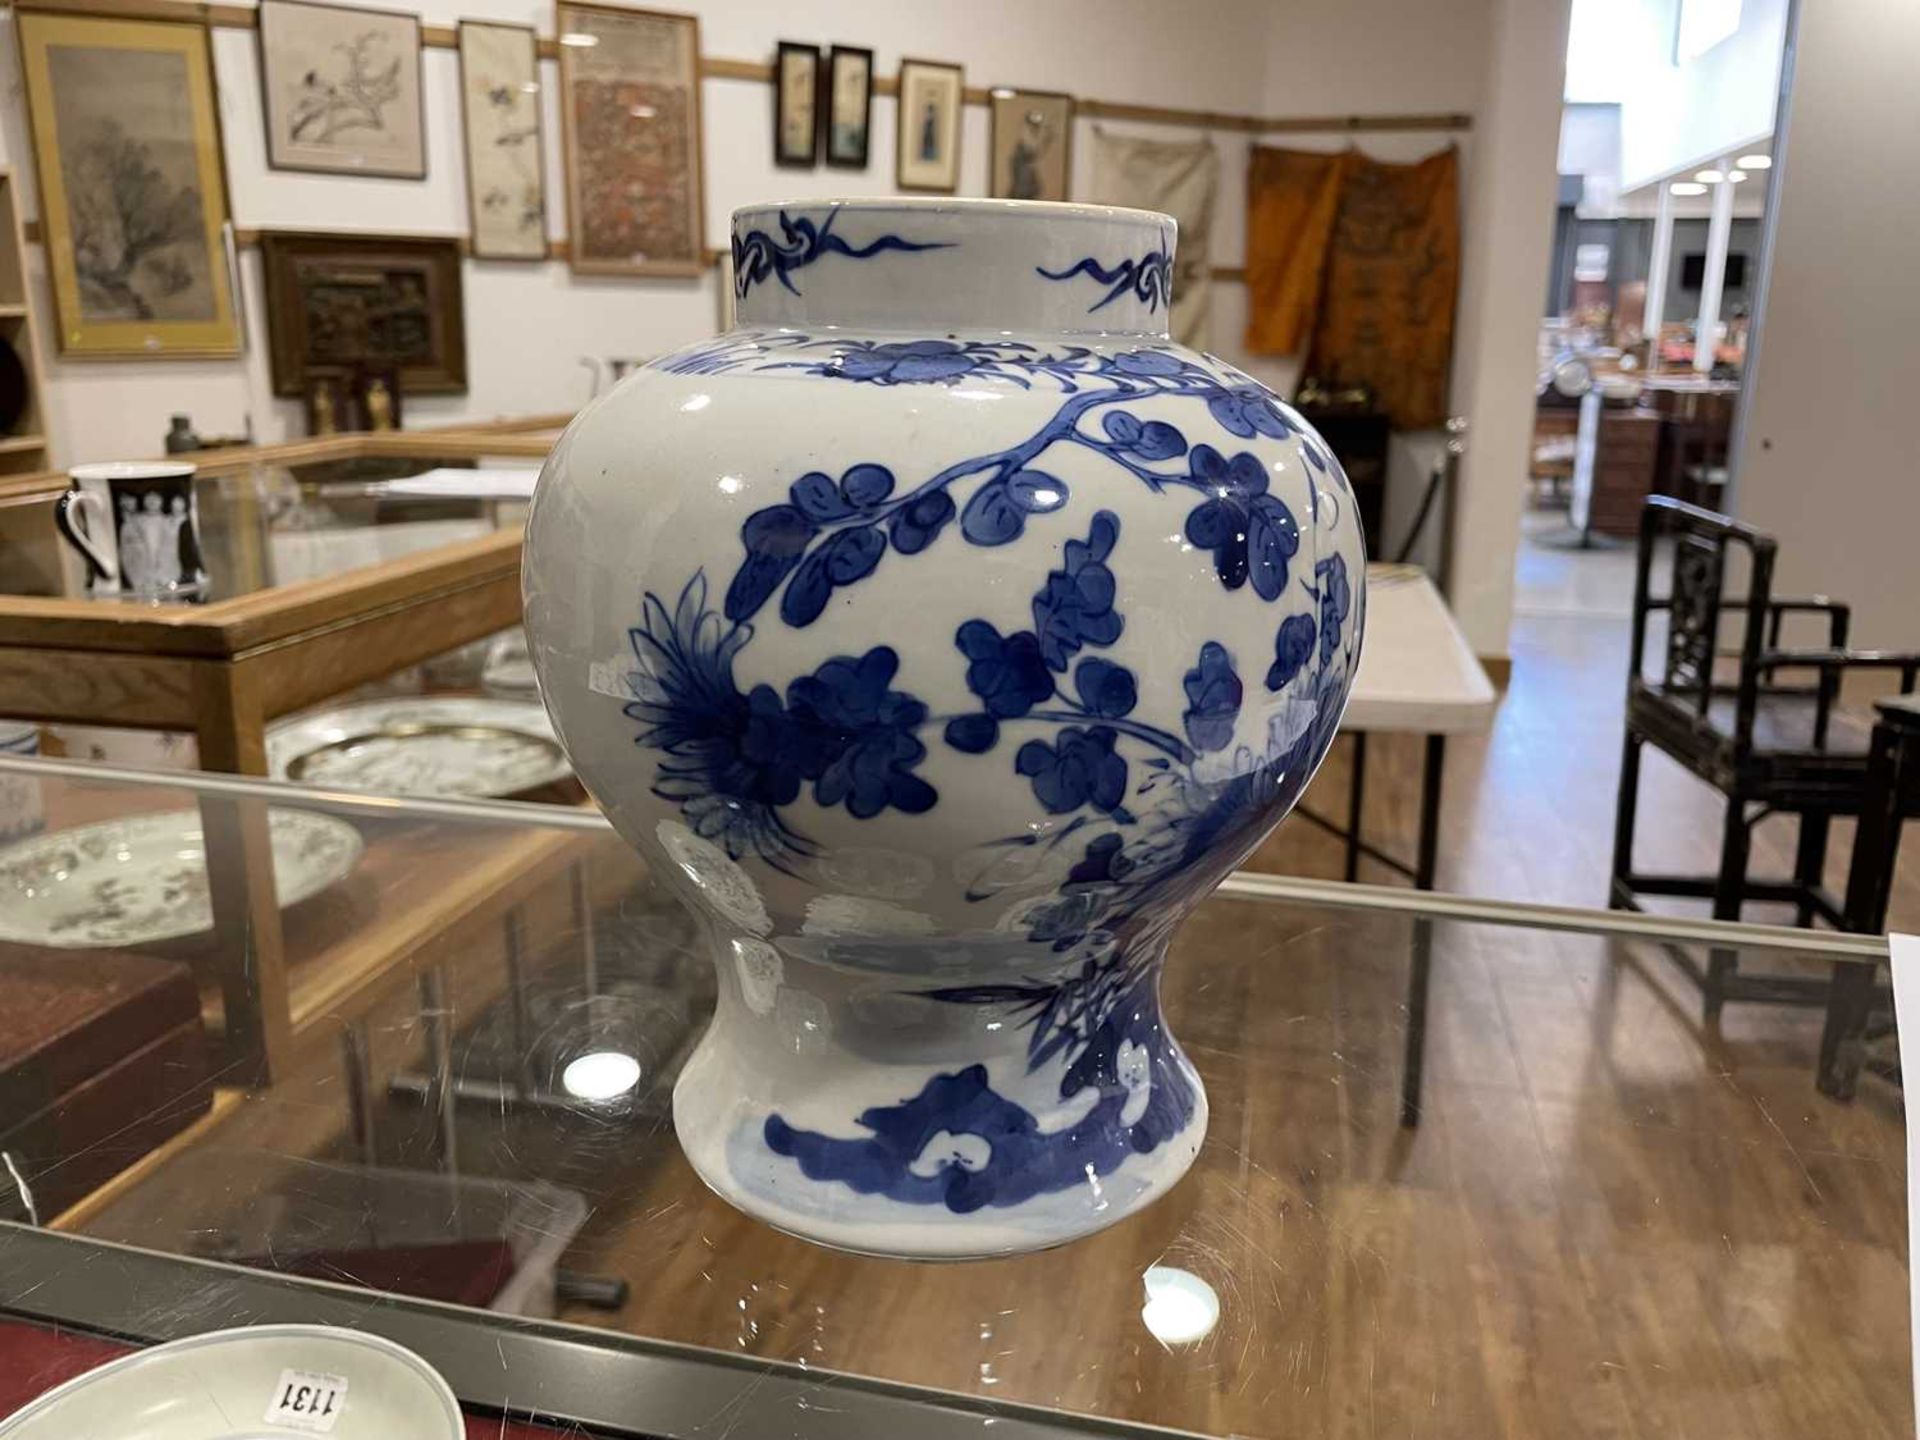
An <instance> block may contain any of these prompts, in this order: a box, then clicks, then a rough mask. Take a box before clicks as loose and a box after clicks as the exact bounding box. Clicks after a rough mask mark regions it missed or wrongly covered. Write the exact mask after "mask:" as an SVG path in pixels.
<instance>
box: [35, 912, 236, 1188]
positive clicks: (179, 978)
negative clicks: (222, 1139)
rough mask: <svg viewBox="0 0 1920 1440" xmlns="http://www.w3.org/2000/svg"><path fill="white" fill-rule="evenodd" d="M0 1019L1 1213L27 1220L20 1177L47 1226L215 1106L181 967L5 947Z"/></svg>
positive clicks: (188, 978) (194, 1002)
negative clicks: (65, 1210)
mask: <svg viewBox="0 0 1920 1440" xmlns="http://www.w3.org/2000/svg"><path fill="white" fill-rule="evenodd" d="M0 1016H3V1017H5V1024H4V1025H0V1152H3V1153H4V1156H5V1161H4V1163H0V1218H7V1219H26V1218H28V1217H29V1210H28V1207H27V1204H26V1200H25V1197H24V1196H23V1195H22V1194H21V1193H20V1186H19V1181H21V1180H24V1181H25V1182H26V1185H27V1187H28V1188H29V1189H30V1190H31V1191H32V1195H33V1206H32V1211H31V1214H32V1215H33V1216H35V1217H37V1218H38V1219H39V1220H40V1221H41V1222H42V1223H45V1222H46V1221H48V1220H51V1219H52V1218H53V1217H54V1216H55V1215H57V1214H59V1213H60V1211H62V1210H64V1209H66V1208H67V1207H68V1206H70V1205H72V1204H73V1203H74V1202H76V1201H78V1200H80V1199H82V1198H83V1197H84V1196H86V1195H87V1194H88V1193H90V1192H91V1191H92V1190H94V1189H95V1188H97V1187H98V1186H99V1185H101V1184H103V1183H104V1182H105V1181H107V1180H109V1179H111V1178H112V1177H113V1176H114V1175H116V1174H118V1173H119V1172H120V1171H121V1170H123V1169H125V1168H126V1167H127V1166H128V1165H131V1164H132V1163H133V1162H134V1161H136V1160H138V1159H139V1158H140V1157H141V1156H143V1155H145V1154H146V1153H147V1152H148V1151H150V1150H152V1149H153V1148H154V1147H155V1146H156V1145H158V1144H160V1143H161V1142H162V1141H164V1140H166V1139H167V1138H168V1137H169V1136H171V1135H173V1134H175V1133H177V1132H178V1131H180V1130H183V1129H185V1128H186V1127H187V1126H188V1125H189V1124H191V1123H192V1122H193V1121H194V1120H195V1119H196V1118H198V1117H199V1116H200V1115H201V1114H203V1113H204V1112H205V1111H206V1109H207V1107H208V1104H209V1102H210V1101H211V1098H212V1085H211V1082H210V1080H209V1078H208V1075H207V1060H206V1040H205V1032H204V1030H203V1028H202V1025H201V1021H200V996H199V989H198V987H197V986H196V985H195V983H194V978H193V972H192V970H191V969H190V968H189V967H188V966H186V965H185V964H182V963H180V962H178V961H173V960H160V959H155V958H153V957H152V956H147V955H135V954H127V953H121V952H117V951H100V952H78V953H76V952H70V951H45V950H30V949H24V948H20V949H15V948H7V949H0ZM130 1122H131V1123H130ZM16 1173H17V1178H16Z"/></svg>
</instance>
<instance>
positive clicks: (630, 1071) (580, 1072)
mask: <svg viewBox="0 0 1920 1440" xmlns="http://www.w3.org/2000/svg"><path fill="white" fill-rule="evenodd" d="M639 1083H640V1062H639V1061H638V1060H636V1059H634V1058H633V1056H631V1055H628V1054H625V1053H623V1052H621V1051H619V1050H592V1051H589V1052H588V1053H587V1054H585V1055H581V1056H579V1057H577V1058H576V1059H574V1060H571V1061H569V1062H568V1063H567V1068H566V1069H565V1070H562V1071H561V1072H560V1085H561V1088H563V1089H564V1090H565V1091H566V1092H567V1093H568V1094H569V1095H572V1096H574V1097H575V1098H576V1099H580V1100H613V1099H617V1098H618V1097H619V1096H622V1095H624V1094H626V1093H627V1092H628V1091H629V1090H631V1089H633V1087H634V1086H636V1085H638V1084H639Z"/></svg>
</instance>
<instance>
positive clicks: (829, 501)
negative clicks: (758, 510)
mask: <svg viewBox="0 0 1920 1440" xmlns="http://www.w3.org/2000/svg"><path fill="white" fill-rule="evenodd" d="M787 496H788V498H789V499H791V500H792V501H793V503H794V507H795V508H796V509H798V510H799V511H800V512H801V513H802V514H803V515H805V516H806V517H807V518H808V519H809V520H812V521H814V522H816V523H818V524H825V523H827V522H829V521H833V520H844V519H845V518H846V517H847V516H849V515H851V514H852V513H853V507H852V506H850V505H848V504H847V502H846V501H845V499H843V498H842V497H841V494H840V487H839V486H837V485H835V484H834V483H833V480H832V478H831V477H830V476H827V475H824V474H822V473H821V472H820V471H818V470H811V471H809V472H808V473H806V474H805V475H802V476H801V477H800V478H799V479H798V480H796V481H794V482H793V484H792V485H790V486H789V487H788V488H787ZM762 513H763V514H764V513H765V512H764V511H763V512H762Z"/></svg>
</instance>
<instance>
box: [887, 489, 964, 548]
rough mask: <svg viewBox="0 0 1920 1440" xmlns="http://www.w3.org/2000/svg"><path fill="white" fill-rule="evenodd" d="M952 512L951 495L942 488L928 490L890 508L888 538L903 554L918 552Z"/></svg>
mask: <svg viewBox="0 0 1920 1440" xmlns="http://www.w3.org/2000/svg"><path fill="white" fill-rule="evenodd" d="M953 513H954V505H953V497H952V496H951V495H949V494H947V492H946V491H944V490H932V491H929V492H928V493H927V494H925V495H922V496H920V497H919V498H918V499H915V500H909V501H908V502H907V503H906V504H905V505H902V506H901V507H900V508H899V509H898V510H896V511H894V512H893V516H892V518H891V519H889V520H888V521H887V538H888V539H890V540H892V541H893V548H894V549H895V550H898V551H899V552H900V553H901V554H902V555H918V554H919V553H920V552H921V551H922V550H924V549H926V548H927V546H929V545H931V544H932V543H933V542H934V539H935V537H936V536H938V535H939V533H940V532H941V531H942V530H943V529H945V528H946V525H947V522H948V521H949V520H951V519H953Z"/></svg>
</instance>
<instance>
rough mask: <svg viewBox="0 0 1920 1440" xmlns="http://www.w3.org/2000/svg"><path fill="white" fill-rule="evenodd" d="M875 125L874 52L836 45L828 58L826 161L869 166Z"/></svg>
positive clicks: (849, 166) (852, 166)
mask: <svg viewBox="0 0 1920 1440" xmlns="http://www.w3.org/2000/svg"><path fill="white" fill-rule="evenodd" d="M872 124H873V51H871V50H863V49H861V48H860V47H859V46H857V45H836V46H834V47H833V51H832V53H831V54H830V55H828V57H827V164H829V165H837V166H839V167H840V168H842V169H844V170H864V169H866V168H867V134H868V131H869V130H870V129H871V127H872Z"/></svg>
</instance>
